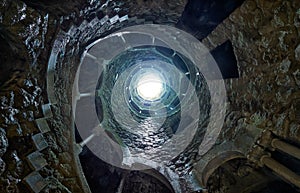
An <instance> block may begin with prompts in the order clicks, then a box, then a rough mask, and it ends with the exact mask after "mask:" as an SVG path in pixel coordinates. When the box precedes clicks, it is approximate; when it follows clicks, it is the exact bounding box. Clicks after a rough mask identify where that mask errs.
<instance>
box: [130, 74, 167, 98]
mask: <svg viewBox="0 0 300 193" xmlns="http://www.w3.org/2000/svg"><path fill="white" fill-rule="evenodd" d="M163 85H164V83H163V80H162V79H161V78H160V77H159V76H158V75H156V74H154V73H148V74H145V75H143V76H142V77H140V79H139V80H138V82H137V87H136V89H137V93H138V95H139V96H140V97H141V98H142V99H144V100H148V101H155V100H158V99H159V98H161V96H162V95H163V94H164V86H163Z"/></svg>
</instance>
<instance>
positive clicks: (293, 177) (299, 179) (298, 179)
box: [260, 156, 300, 188]
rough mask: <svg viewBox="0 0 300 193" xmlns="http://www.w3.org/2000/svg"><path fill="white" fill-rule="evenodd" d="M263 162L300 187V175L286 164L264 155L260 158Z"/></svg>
mask: <svg viewBox="0 0 300 193" xmlns="http://www.w3.org/2000/svg"><path fill="white" fill-rule="evenodd" d="M260 161H261V163H263V164H264V165H265V166H267V167H268V168H270V169H271V170H273V171H274V172H275V173H276V174H278V175H279V176H281V177H282V178H284V179H286V180H287V181H289V182H290V183H292V184H294V185H295V186H297V187H298V188H300V176H299V175H297V174H296V173H294V172H293V171H291V170H290V169H288V168H287V167H285V166H284V165H282V164H280V163H279V162H277V161H275V160H274V159H272V158H271V157H269V156H262V157H261V159H260Z"/></svg>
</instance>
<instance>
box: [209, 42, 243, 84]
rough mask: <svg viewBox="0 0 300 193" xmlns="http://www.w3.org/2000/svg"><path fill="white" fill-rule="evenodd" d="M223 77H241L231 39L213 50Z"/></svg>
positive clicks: (212, 52)
mask: <svg viewBox="0 0 300 193" xmlns="http://www.w3.org/2000/svg"><path fill="white" fill-rule="evenodd" d="M211 54H212V56H213V57H214V59H215V61H216V62H217V64H218V66H219V69H220V71H221V73H222V77H223V79H228V78H239V71H238V66H237V61H236V57H235V54H234V51H233V47H232V44H231V42H230V41H229V40H227V41H226V42H224V43H223V44H222V45H220V46H218V47H216V48H215V49H214V50H212V51H211Z"/></svg>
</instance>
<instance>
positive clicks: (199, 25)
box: [177, 0, 244, 40]
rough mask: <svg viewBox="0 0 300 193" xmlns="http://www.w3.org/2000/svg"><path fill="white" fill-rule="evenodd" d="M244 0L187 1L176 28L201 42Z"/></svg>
mask: <svg viewBox="0 0 300 193" xmlns="http://www.w3.org/2000/svg"><path fill="white" fill-rule="evenodd" d="M243 2H244V0H189V1H188V3H187V5H186V7H185V9H184V12H183V14H182V16H181V18H180V19H179V22H178V23H177V27H178V28H180V29H183V30H186V31H187V32H189V33H191V34H193V35H194V36H195V37H197V38H198V39H200V40H202V39H203V38H205V37H206V36H207V35H208V34H210V33H211V32H212V31H213V30H214V29H215V28H216V27H217V26H218V25H219V24H220V23H221V22H222V21H223V20H224V19H226V18H227V17H228V16H229V15H230V14H231V13H232V12H233V11H234V10H235V9H236V8H238V7H239V6H240V5H242V3H243Z"/></svg>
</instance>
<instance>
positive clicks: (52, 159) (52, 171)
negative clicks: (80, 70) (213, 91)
mask: <svg viewBox="0 0 300 193" xmlns="http://www.w3.org/2000/svg"><path fill="white" fill-rule="evenodd" d="M185 4H186V2H185V1H183V0H182V1H176V2H173V1H168V0H165V1H160V2H156V1H140V0H136V1H129V0H128V1H127V0H126V1H122V2H120V1H118V2H113V1H107V2H98V1H83V0H78V1H64V3H63V5H62V3H61V2H60V1H51V2H48V1H35V0H24V1H20V0H17V1H7V0H3V1H2V2H1V5H0V60H1V64H0V68H1V71H0V85H1V86H0V112H1V113H0V189H1V191H3V192H30V191H36V192H45V193H50V192H89V191H90V190H89V188H88V187H87V184H86V182H85V180H84V178H82V173H81V170H80V169H79V167H78V164H79V160H77V159H78V157H77V155H75V152H74V151H75V150H76V149H74V147H73V143H75V139H74V137H73V135H74V130H72V129H71V128H72V127H71V125H72V119H71V101H70V95H71V89H70V85H72V82H73V78H74V74H75V72H76V68H77V67H78V64H79V61H80V56H81V54H82V52H83V50H84V48H85V46H86V45H87V44H89V43H91V42H92V41H94V40H95V39H97V38H99V37H103V36H105V35H107V34H109V33H111V32H113V31H115V30H117V29H120V28H122V27H125V26H130V25H135V24H143V23H160V24H169V25H175V23H176V22H177V21H178V18H179V17H180V15H181V13H182V12H183V9H184V6H185ZM106 15H107V16H108V18H106V19H107V20H106V21H105V22H104V20H102V19H103V18H105V16H106ZM116 15H118V17H117V19H116V17H115V16H116ZM126 15H127V16H129V19H128V21H125V22H121V19H120V18H121V17H122V16H126ZM112 18H114V19H116V21H117V22H115V23H114V20H111V21H110V20H109V19H112ZM93 21H94V22H93ZM101 22H104V24H103V25H102V24H101V25H99V26H97V25H98V24H99V23H101ZM112 23H113V24H112ZM299 28H300V2H299V1H287V0H276V1H271V0H246V1H245V2H244V3H243V5H242V6H241V7H240V8H238V9H237V10H236V11H235V12H234V13H233V14H231V15H230V16H229V17H228V18H227V19H225V20H224V21H223V22H222V23H221V24H220V25H219V26H218V27H217V28H216V29H215V30H214V31H213V32H212V33H211V34H209V35H208V37H206V38H204V39H203V37H201V39H203V43H204V44H205V45H206V46H207V47H208V48H210V49H214V48H215V47H217V46H218V45H221V44H222V43H224V42H225V41H226V40H228V39H229V40H230V41H231V43H232V45H233V48H234V52H235V56H236V58H237V61H238V71H239V75H240V77H239V78H237V79H228V80H225V82H226V87H227V95H228V109H227V116H226V119H225V123H224V126H223V129H222V132H221V134H220V136H219V139H218V142H217V144H216V145H215V146H214V148H213V149H212V150H211V151H210V152H209V153H208V154H206V155H202V156H199V155H198V146H197V144H191V146H190V147H189V149H188V150H187V151H186V152H183V153H182V154H181V155H180V156H179V157H178V158H176V159H174V162H173V163H170V166H169V167H170V168H171V169H172V170H173V171H176V172H177V173H179V174H180V175H181V178H180V179H179V180H178V181H180V183H179V184H180V185H181V186H182V190H184V191H187V192H188V191H190V189H189V187H188V186H187V184H188V183H190V182H187V181H188V180H187V177H189V176H190V173H191V171H193V172H194V173H199V174H200V176H201V174H202V172H203V170H206V171H207V170H209V169H207V168H206V169H205V166H206V165H209V164H208V163H210V161H211V160H212V159H214V158H215V156H216V155H227V154H221V153H222V152H225V153H226V152H228V151H236V152H239V153H240V154H238V155H237V154H233V155H230V156H232V159H233V158H241V157H245V156H246V155H249V157H250V158H251V157H254V156H253V155H252V152H253V151H252V148H251V147H252V146H253V145H254V143H255V141H256V140H257V138H258V137H259V136H260V134H261V133H262V131H264V130H266V129H268V130H271V131H272V132H273V133H274V134H275V135H276V136H278V137H280V138H282V139H286V140H289V141H291V142H294V143H295V144H299V142H300V127H299V119H300V113H299V112H300V92H299V89H300V68H299V64H298V63H299V62H300V40H299V36H300V31H299ZM95 29H97V30H95ZM196 35H197V33H196ZM198 35H199V34H198ZM51 51H52V53H51ZM51 54H53V55H55V57H56V60H55V62H54V63H55V65H56V67H57V68H56V70H57V69H59V70H57V71H55V72H56V74H55V76H53V79H54V85H52V86H53V88H55V89H56V90H55V92H54V90H53V91H52V92H53V93H50V92H49V89H48V93H47V89H46V85H47V82H46V79H45V77H46V72H47V68H49V66H47V64H50V62H49V61H50V59H49V58H50V55H51ZM48 87H49V85H48ZM52 99H55V101H53V100H52ZM57 99H59V100H57ZM48 104H50V105H48ZM37 135H38V136H37ZM77 142H79V141H77ZM220 152H221V153H220ZM32 156H36V157H34V159H32ZM230 156H228V157H229V158H231V157H230ZM86 158H87V157H82V158H81V159H86ZM35 160H38V163H36V162H35ZM251 160H254V158H253V159H252V158H251ZM218 164H219V165H222V162H221V163H216V165H218ZM235 165H239V166H238V167H235ZM40 166H41V167H40ZM99 167H107V168H106V169H103V170H101V171H103V172H102V173H101V175H100V177H99V176H97V175H96V174H95V175H92V176H91V181H92V182H93V183H98V181H99V179H101V182H100V183H101V184H102V185H103V186H101V188H102V189H107V190H108V187H109V186H111V191H116V190H117V187H118V186H119V183H120V181H121V178H122V173H123V171H121V170H117V171H116V170H115V168H113V167H111V166H108V165H106V164H103V163H102V164H100V165H99ZM256 167H257V166H256V165H255V164H253V163H249V162H246V161H241V160H237V161H233V162H232V163H229V164H224V165H222V167H221V168H220V169H219V170H216V172H215V173H214V174H213V175H212V177H211V178H210V180H209V181H208V184H206V185H207V186H208V187H209V189H210V191H211V192H230V191H231V192H237V191H236V190H241V191H242V190H243V187H239V186H240V184H239V182H240V181H239V180H240V178H239V177H241V178H242V179H245V180H246V181H247V182H248V183H250V182H253V183H257V181H258V179H260V180H262V179H264V178H265V176H264V175H263V174H261V172H260V170H256V169H254V170H253V168H256ZM37 168H39V169H37ZM83 170H84V171H85V172H86V171H90V170H88V169H86V167H83ZM225 170H226V171H225ZM213 171H214V170H212V172H213ZM210 172H211V170H209V172H206V173H210ZM87 175H88V174H87ZM95 176H96V177H95ZM106 176H112V178H115V179H116V180H115V181H114V182H113V183H114V184H113V185H111V184H109V182H108V179H110V178H106ZM141 176H142V177H141ZM209 176H210V175H207V178H208V177H209ZM247 176H250V177H249V178H248V177H247ZM93 180H94V181H93ZM97 180H98V181H97ZM148 180H150V181H148ZM198 180H199V179H198ZM199 181H202V179H200V180H199ZM219 181H221V182H222V183H221V184H220V185H218V186H217V185H215V184H216V183H217V182H219ZM36 182H39V185H36ZM110 182H111V181H110ZM144 182H145V183H144ZM146 182H151V183H149V184H147V183H146ZM263 182H264V183H269V182H268V181H267V180H266V181H263ZM131 183H133V184H135V185H134V191H135V192H147V191H148V192H149V191H150V192H159V191H160V192H166V191H167V189H165V187H164V185H162V184H160V183H158V182H156V181H155V180H154V179H151V178H150V177H149V176H147V175H143V174H138V175H133V177H132V178H127V179H126V183H125V186H124V190H126V191H128V192H129V191H131V190H133V189H132V187H131V186H130V184H131ZM194 184H197V183H196V182H195V183H194ZM185 186H186V187H185ZM112 187H113V188H112ZM234 187H236V189H235V188H234ZM96 188H97V187H96ZM96 188H95V189H96ZM98 188H99V187H98ZM95 189H94V190H95ZM154 190H155V191H154ZM126 191H125V192H126ZM134 191H133V192H134Z"/></svg>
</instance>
